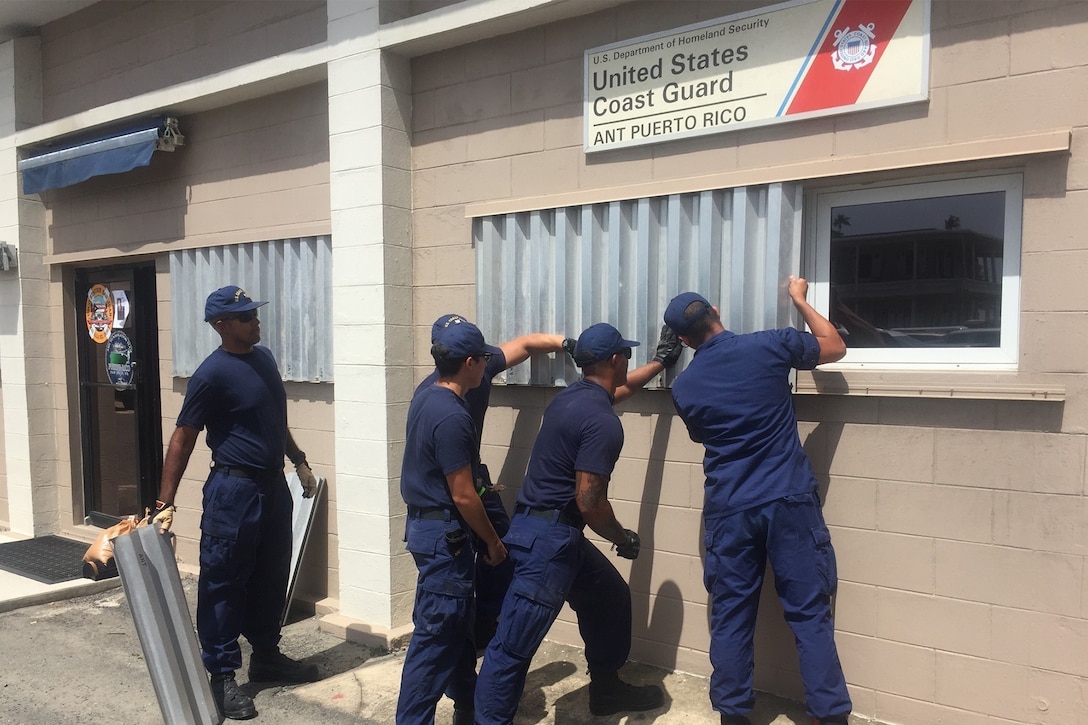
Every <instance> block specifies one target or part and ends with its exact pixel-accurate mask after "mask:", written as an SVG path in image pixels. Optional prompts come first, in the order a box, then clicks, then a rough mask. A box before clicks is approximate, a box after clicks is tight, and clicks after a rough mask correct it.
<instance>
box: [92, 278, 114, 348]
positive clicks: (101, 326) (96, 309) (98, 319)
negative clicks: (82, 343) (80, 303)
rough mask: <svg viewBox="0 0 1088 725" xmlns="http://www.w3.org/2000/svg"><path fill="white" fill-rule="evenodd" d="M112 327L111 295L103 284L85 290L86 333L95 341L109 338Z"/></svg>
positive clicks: (103, 340)
mask: <svg viewBox="0 0 1088 725" xmlns="http://www.w3.org/2000/svg"><path fill="white" fill-rule="evenodd" d="M111 327H113V295H112V294H110V291H109V289H108V288H107V287H106V285H104V284H96V285H94V286H93V287H91V289H89V290H88V291H87V333H88V334H89V335H90V336H91V339H92V340H94V341H95V342H105V341H106V340H108V339H109V336H110V328H111Z"/></svg>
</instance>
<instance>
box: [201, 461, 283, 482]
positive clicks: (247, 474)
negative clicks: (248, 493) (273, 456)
mask: <svg viewBox="0 0 1088 725" xmlns="http://www.w3.org/2000/svg"><path fill="white" fill-rule="evenodd" d="M212 470H214V471H218V472H219V473H222V474H223V475H224V476H236V477H237V478H249V479H253V480H257V479H260V478H269V477H271V476H275V475H276V474H278V473H281V471H277V470H276V469H274V468H250V467H249V466H224V465H221V464H218V463H217V464H215V465H214V466H212Z"/></svg>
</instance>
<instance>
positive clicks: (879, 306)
mask: <svg viewBox="0 0 1088 725" xmlns="http://www.w3.org/2000/svg"><path fill="white" fill-rule="evenodd" d="M1005 204H1006V199H1005V191H988V192H981V193H970V194H960V195H952V196H934V197H930V198H917V199H901V200H884V201H879V202H876V203H867V204H852V205H843V206H833V207H832V208H831V214H830V220H831V229H830V305H829V311H830V318H831V321H832V322H834V323H835V324H836V326H838V327H839V330H840V332H842V333H843V339H844V340H846V344H847V346H848V347H851V348H874V347H957V348H962V347H999V346H1000V345H1001V295H1002V289H1001V286H1002V273H1003V263H1004V256H1003V255H1004V249H1005V227H1004V224H1005ZM825 233H826V231H825Z"/></svg>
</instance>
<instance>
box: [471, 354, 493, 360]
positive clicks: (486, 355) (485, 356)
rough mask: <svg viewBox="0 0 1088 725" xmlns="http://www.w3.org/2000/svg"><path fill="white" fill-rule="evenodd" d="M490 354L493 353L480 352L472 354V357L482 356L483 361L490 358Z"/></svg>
mask: <svg viewBox="0 0 1088 725" xmlns="http://www.w3.org/2000/svg"><path fill="white" fill-rule="evenodd" d="M492 354H493V353H490V352H481V353H480V354H479V355H473V356H472V357H477V358H479V357H482V358H483V359H484V362H488V361H490V360H491V355H492Z"/></svg>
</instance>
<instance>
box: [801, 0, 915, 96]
mask: <svg viewBox="0 0 1088 725" xmlns="http://www.w3.org/2000/svg"><path fill="white" fill-rule="evenodd" d="M912 1H913V0H845V2H843V3H841V4H840V3H836V5H835V7H834V8H832V10H831V12H830V13H829V15H828V21H827V22H826V23H825V24H824V26H823V28H822V29H821V32H823V33H825V35H824V36H823V39H822V40H819V41H817V43H815V44H814V47H816V45H818V47H819V50H817V51H816V52H815V53H814V54H812V55H811V56H810V60H811V62H810V63H809V64H808V67H807V68H802V69H801V71H800V73H799V76H800V83H799V84H797V92H796V93H795V94H794V96H793V99H792V100H791V101H789V105H788V108H787V109H786V112H785V115H787V116H789V115H793V114H797V113H807V112H809V111H819V110H823V109H827V108H839V107H841V106H852V105H854V104H855V103H857V102H858V99H859V98H860V97H861V94H862V91H864V90H865V85H866V84H867V83H868V82H869V79H870V78H871V77H872V75H873V71H874V70H876V68H877V65H878V64H879V63H880V58H881V56H882V55H883V54H884V51H885V50H886V49H887V47H888V43H889V42H890V41H891V39H892V36H893V35H895V31H896V29H898V28H899V24H900V23H901V22H902V21H903V17H904V16H905V15H906V14H907V10H908V9H910V6H911V2H912ZM779 115H782V114H781V113H780V114H779Z"/></svg>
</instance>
